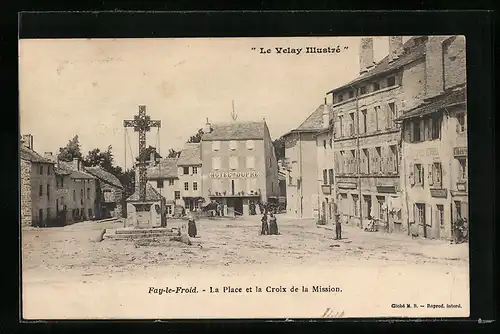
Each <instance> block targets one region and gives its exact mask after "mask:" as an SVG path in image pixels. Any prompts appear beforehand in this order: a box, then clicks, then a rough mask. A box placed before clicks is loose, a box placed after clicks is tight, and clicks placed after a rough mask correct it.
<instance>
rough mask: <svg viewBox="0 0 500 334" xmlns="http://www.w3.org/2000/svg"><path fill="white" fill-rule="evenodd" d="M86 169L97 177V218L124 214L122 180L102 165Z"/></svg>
mask: <svg viewBox="0 0 500 334" xmlns="http://www.w3.org/2000/svg"><path fill="white" fill-rule="evenodd" d="M84 171H85V172H87V173H88V174H90V175H92V176H94V177H95V178H96V201H97V203H96V207H95V213H94V215H95V217H96V219H105V218H111V217H114V218H121V217H122V216H123V208H124V198H123V185H122V184H121V182H120V180H119V179H118V178H117V177H116V176H115V175H113V174H111V173H110V172H108V171H106V170H104V169H103V168H101V167H85V168H84Z"/></svg>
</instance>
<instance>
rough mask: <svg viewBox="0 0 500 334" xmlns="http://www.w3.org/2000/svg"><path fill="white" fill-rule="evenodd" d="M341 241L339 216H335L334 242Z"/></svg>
mask: <svg viewBox="0 0 500 334" xmlns="http://www.w3.org/2000/svg"><path fill="white" fill-rule="evenodd" d="M341 239H342V223H341V221H340V214H338V213H336V214H335V240H341Z"/></svg>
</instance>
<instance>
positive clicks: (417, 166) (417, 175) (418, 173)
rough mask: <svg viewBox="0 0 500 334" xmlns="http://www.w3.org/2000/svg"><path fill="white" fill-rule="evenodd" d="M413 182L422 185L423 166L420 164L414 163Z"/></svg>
mask: <svg viewBox="0 0 500 334" xmlns="http://www.w3.org/2000/svg"><path fill="white" fill-rule="evenodd" d="M414 173H415V174H414V177H415V184H418V185H422V186H423V185H424V168H423V167H422V165H421V164H415V171H414Z"/></svg>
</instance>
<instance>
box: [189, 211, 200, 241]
mask: <svg viewBox="0 0 500 334" xmlns="http://www.w3.org/2000/svg"><path fill="white" fill-rule="evenodd" d="M196 234H198V231H197V230H196V222H195V220H194V217H193V216H189V218H188V235H189V237H191V238H194V237H196Z"/></svg>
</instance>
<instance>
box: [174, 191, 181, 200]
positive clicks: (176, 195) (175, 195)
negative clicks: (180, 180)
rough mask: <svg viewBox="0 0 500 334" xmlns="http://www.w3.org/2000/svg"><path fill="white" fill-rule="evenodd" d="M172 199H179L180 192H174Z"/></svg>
mask: <svg viewBox="0 0 500 334" xmlns="http://www.w3.org/2000/svg"><path fill="white" fill-rule="evenodd" d="M174 198H175V199H181V192H180V191H174Z"/></svg>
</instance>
